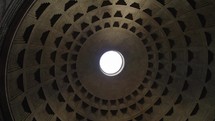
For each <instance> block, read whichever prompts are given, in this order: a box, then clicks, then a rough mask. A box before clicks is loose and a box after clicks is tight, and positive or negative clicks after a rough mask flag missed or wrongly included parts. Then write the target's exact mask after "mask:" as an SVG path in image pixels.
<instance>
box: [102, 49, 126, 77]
mask: <svg viewBox="0 0 215 121" xmlns="http://www.w3.org/2000/svg"><path fill="white" fill-rule="evenodd" d="M124 63H125V60H124V57H123V55H122V54H121V53H120V52H118V51H113V50H111V51H107V52H105V53H104V54H103V55H102V56H101V58H100V62H99V64H100V69H101V71H102V72H103V73H104V74H105V75H107V76H116V75H118V74H119V73H120V72H121V71H122V69H123V68H124Z"/></svg>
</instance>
